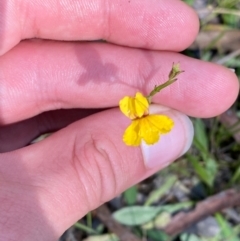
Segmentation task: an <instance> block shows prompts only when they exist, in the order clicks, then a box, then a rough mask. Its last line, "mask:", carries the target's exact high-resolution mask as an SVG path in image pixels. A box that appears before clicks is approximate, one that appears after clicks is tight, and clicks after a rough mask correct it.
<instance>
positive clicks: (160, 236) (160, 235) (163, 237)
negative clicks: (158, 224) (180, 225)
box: [147, 229, 171, 241]
mask: <svg viewBox="0 0 240 241" xmlns="http://www.w3.org/2000/svg"><path fill="white" fill-rule="evenodd" d="M147 236H148V237H149V238H150V239H151V240H153V241H170V240H171V238H170V236H168V235H167V234H166V233H164V232H163V231H160V230H154V229H153V230H148V231H147Z"/></svg>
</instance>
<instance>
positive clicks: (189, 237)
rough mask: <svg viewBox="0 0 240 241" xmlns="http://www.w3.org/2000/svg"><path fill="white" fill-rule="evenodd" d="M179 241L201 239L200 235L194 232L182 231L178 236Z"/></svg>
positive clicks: (198, 240) (197, 240) (199, 240)
mask: <svg viewBox="0 0 240 241" xmlns="http://www.w3.org/2000/svg"><path fill="white" fill-rule="evenodd" d="M180 240H181V241H202V240H201V238H200V237H198V236H197V235H195V234H189V233H183V234H181V236H180Z"/></svg>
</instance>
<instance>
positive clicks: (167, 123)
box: [139, 115, 174, 145]
mask: <svg viewBox="0 0 240 241" xmlns="http://www.w3.org/2000/svg"><path fill="white" fill-rule="evenodd" d="M139 125H140V133H139V135H140V136H141V138H142V139H143V140H144V141H145V142H146V143H147V144H149V145H152V144H154V143H157V142H158V140H159V138H160V135H161V134H165V133H168V132H169V131H171V129H172V128H173V125H174V123H173V121H172V119H170V118H169V117H167V116H165V115H148V116H145V117H144V118H141V119H140V123H139Z"/></svg>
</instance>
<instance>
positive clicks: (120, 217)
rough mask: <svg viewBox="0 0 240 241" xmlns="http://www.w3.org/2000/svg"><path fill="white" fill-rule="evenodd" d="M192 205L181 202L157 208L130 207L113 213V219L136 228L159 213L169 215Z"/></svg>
mask: <svg viewBox="0 0 240 241" xmlns="http://www.w3.org/2000/svg"><path fill="white" fill-rule="evenodd" d="M192 205H193V203H192V202H183V203H178V204H169V205H163V206H159V207H152V206H151V207H150V206H130V207H124V208H122V209H120V210H118V211H116V212H114V213H113V218H114V219H115V220H116V221H118V222H119V223H121V224H124V225H127V226H137V225H143V224H145V223H147V222H149V221H151V220H153V219H154V218H155V217H156V216H157V215H158V213H159V212H161V211H166V212H168V213H170V214H171V213H174V212H176V211H179V210H182V209H184V208H189V207H191V206H192Z"/></svg>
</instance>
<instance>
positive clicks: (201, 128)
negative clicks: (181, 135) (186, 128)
mask: <svg viewBox="0 0 240 241" xmlns="http://www.w3.org/2000/svg"><path fill="white" fill-rule="evenodd" d="M194 131H195V134H194V139H193V144H194V145H195V147H196V148H197V149H198V150H199V151H200V152H202V153H201V154H204V155H207V154H208V137H207V133H206V128H205V125H204V123H203V121H202V120H201V119H196V120H195V121H194Z"/></svg>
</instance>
